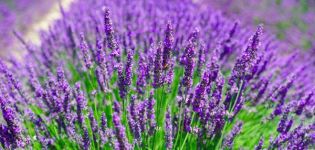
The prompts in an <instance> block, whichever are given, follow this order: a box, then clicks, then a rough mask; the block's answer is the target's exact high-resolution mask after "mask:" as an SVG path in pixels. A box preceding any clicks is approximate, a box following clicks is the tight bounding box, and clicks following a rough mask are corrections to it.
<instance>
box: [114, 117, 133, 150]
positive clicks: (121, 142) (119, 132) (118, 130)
mask: <svg viewBox="0 0 315 150" xmlns="http://www.w3.org/2000/svg"><path fill="white" fill-rule="evenodd" d="M113 123H114V127H115V135H116V138H117V141H118V143H117V144H118V147H119V149H122V150H130V149H131V146H130V144H129V143H128V139H127V136H126V134H125V127H124V126H123V125H122V124H121V121H120V115H119V114H118V113H117V112H114V114H113Z"/></svg>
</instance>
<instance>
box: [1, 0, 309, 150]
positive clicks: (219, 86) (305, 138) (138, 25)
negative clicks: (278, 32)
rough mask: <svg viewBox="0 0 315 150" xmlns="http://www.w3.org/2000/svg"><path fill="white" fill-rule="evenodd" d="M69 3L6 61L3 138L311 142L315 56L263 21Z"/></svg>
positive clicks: (168, 6)
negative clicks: (306, 59)
mask: <svg viewBox="0 0 315 150" xmlns="http://www.w3.org/2000/svg"><path fill="white" fill-rule="evenodd" d="M71 8H72V9H71V10H70V11H69V12H66V13H64V16H63V18H62V19H61V20H58V21H56V22H55V24H54V25H53V26H51V28H50V30H49V31H48V32H43V34H42V35H41V41H42V43H41V45H39V46H37V47H32V51H28V52H29V53H27V55H26V56H25V61H24V62H23V63H19V62H17V61H15V60H13V59H12V60H9V61H0V81H1V82H0V83H1V89H0V91H1V92H0V104H1V108H2V116H3V118H4V121H5V122H4V123H2V122H1V121H0V135H1V136H0V143H1V146H2V147H4V148H7V149H14V148H26V149H27V148H30V149H32V148H34V149H40V148H42V149H119V150H129V149H233V148H240V147H244V148H248V149H253V148H256V149H263V148H269V149H278V148H279V149H282V148H288V147H289V148H293V149H307V148H314V146H315V145H314V143H315V138H314V125H315V124H314V122H311V120H312V118H313V117H314V112H315V107H314V106H315V99H314V97H313V95H314V94H313V93H314V92H315V91H314V90H313V87H312V86H313V85H314V84H313V83H312V82H314V80H312V79H314V78H313V71H314V68H313V62H312V63H301V62H302V60H303V56H304V55H303V54H300V53H289V52H286V51H284V50H282V49H279V48H280V47H278V46H277V40H276V39H273V38H272V36H270V35H271V33H269V32H268V31H265V30H264V27H263V25H259V26H258V27H257V29H256V30H252V29H249V28H247V27H246V26H242V25H241V24H240V22H238V21H234V20H230V19H228V18H225V17H224V16H221V15H220V14H219V13H216V11H214V10H212V9H210V8H204V7H201V5H197V4H195V3H193V2H191V1H188V0H173V1H169V0H160V1H158V2H157V1H154V0H148V1H146V0H134V1H129V0H122V1H121V0H108V1H107V0H106V1H94V0H86V1H78V2H75V3H74V4H73V5H72V7H71ZM121 8H123V9H121ZM102 29H103V30H102ZM20 38H21V39H22V37H20ZM22 41H24V40H23V39H22ZM273 41H275V42H273ZM23 44H25V45H26V46H27V45H31V43H23ZM270 126H272V127H270ZM266 131H268V132H266ZM255 132H257V133H255ZM253 133H255V134H254V135H253ZM269 139H270V140H269ZM267 141H269V142H267ZM28 143H29V144H28Z"/></svg>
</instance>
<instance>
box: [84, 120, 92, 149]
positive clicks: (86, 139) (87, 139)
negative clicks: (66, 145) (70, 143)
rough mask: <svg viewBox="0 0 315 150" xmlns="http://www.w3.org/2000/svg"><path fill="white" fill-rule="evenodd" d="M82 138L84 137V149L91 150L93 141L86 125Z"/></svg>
mask: <svg viewBox="0 0 315 150" xmlns="http://www.w3.org/2000/svg"><path fill="white" fill-rule="evenodd" d="M82 139H83V141H82V143H83V149H84V150H89V149H90V144H91V142H90V137H89V132H88V130H87V129H86V127H85V126H84V127H83V138H82Z"/></svg>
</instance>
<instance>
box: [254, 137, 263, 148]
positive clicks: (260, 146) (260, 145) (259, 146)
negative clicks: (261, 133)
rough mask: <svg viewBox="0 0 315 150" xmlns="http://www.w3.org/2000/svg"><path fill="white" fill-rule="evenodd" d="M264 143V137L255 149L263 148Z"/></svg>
mask: <svg viewBox="0 0 315 150" xmlns="http://www.w3.org/2000/svg"><path fill="white" fill-rule="evenodd" d="M263 144H264V139H263V138H261V139H260V140H259V142H258V145H256V146H255V150H262V146H263Z"/></svg>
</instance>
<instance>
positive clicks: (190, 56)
mask: <svg viewBox="0 0 315 150" xmlns="http://www.w3.org/2000/svg"><path fill="white" fill-rule="evenodd" d="M194 55H195V47H194V45H193V43H191V42H189V44H188V45H187V47H186V49H185V53H184V62H185V63H184V66H185V73H184V78H183V81H182V84H183V86H184V87H187V88H190V87H191V85H192V77H193V71H194V65H195V64H194Z"/></svg>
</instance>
